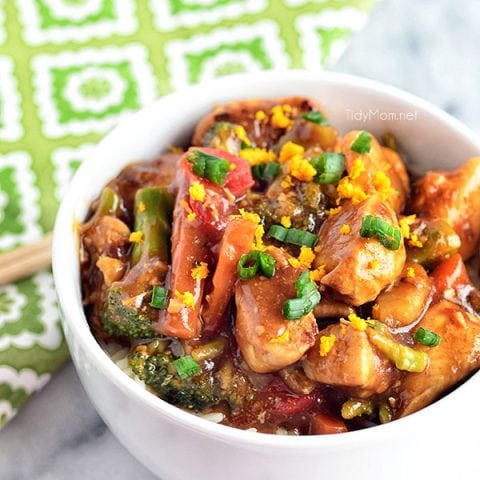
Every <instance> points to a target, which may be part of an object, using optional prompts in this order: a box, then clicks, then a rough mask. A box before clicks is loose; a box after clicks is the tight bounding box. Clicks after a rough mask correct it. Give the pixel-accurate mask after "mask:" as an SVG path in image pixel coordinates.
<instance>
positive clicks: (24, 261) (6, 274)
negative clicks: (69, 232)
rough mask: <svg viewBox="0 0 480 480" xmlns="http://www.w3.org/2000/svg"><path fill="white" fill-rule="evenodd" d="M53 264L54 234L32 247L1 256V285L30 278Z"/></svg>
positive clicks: (19, 248)
mask: <svg viewBox="0 0 480 480" xmlns="http://www.w3.org/2000/svg"><path fill="white" fill-rule="evenodd" d="M51 263H52V234H51V233H48V234H47V235H45V236H44V237H43V238H42V239H41V240H39V241H38V242H36V243H32V244H31V245H24V246H22V247H18V248H15V249H14V250H11V251H10V252H6V253H2V254H0V285H4V284H6V283H12V282H15V281H16V280H20V279H21V278H25V277H28V276H29V275H32V274H33V273H36V272H38V271H40V270H43V269H44V268H47V267H49V266H50V264H51Z"/></svg>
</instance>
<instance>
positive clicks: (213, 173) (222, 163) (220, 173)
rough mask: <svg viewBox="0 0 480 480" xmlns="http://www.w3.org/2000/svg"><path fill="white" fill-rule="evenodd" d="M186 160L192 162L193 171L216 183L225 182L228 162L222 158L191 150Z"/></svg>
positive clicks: (228, 168) (228, 166)
mask: <svg viewBox="0 0 480 480" xmlns="http://www.w3.org/2000/svg"><path fill="white" fill-rule="evenodd" d="M187 160H188V161H189V162H190V163H191V164H192V169H193V173H195V174H196V175H198V176H199V177H203V178H206V179H207V180H210V181H211V182H213V183H217V184H218V185H224V184H225V177H226V175H227V173H228V172H229V170H230V164H229V163H228V161H227V160H225V159H224V158H220V157H216V156H215V155H210V154H209V153H205V152H202V151H200V150H191V151H190V152H189V154H188V156H187Z"/></svg>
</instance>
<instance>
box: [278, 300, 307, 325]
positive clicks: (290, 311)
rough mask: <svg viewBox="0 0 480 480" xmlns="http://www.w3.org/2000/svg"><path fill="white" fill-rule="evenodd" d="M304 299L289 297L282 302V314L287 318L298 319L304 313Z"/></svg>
mask: <svg viewBox="0 0 480 480" xmlns="http://www.w3.org/2000/svg"><path fill="white" fill-rule="evenodd" d="M306 303H307V302H306V300H305V299H304V298H289V299H288V300H285V302H283V316H284V317H285V318H286V319H287V320H298V319H299V318H302V317H303V316H304V315H305V313H304V312H305V308H306Z"/></svg>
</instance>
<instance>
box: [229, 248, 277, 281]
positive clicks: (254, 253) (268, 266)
mask: <svg viewBox="0 0 480 480" xmlns="http://www.w3.org/2000/svg"><path fill="white" fill-rule="evenodd" d="M237 271H238V276H239V277H240V278H241V279H242V280H248V279H249V278H253V277H254V276H255V275H257V273H258V272H261V273H262V274H263V275H265V276H266V277H268V278H271V277H273V274H274V273H275V259H274V258H273V257H272V256H271V255H269V254H268V253H264V252H261V251H259V250H250V251H249V252H248V253H245V254H244V255H242V256H241V257H240V260H239V261H238V265H237Z"/></svg>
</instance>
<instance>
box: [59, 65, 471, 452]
mask: <svg viewBox="0 0 480 480" xmlns="http://www.w3.org/2000/svg"><path fill="white" fill-rule="evenodd" d="M259 81H260V82H272V83H279V82H281V83H288V82H299V83H300V84H301V82H311V81H316V82H319V83H323V84H335V85H339V86H344V87H352V88H361V89H364V90H366V91H370V92H371V91H374V92H375V93H382V94H384V95H386V96H388V97H394V98H395V99H397V100H399V101H401V102H403V103H406V104H410V105H411V106H414V107H415V108H417V109H418V110H423V111H426V112H427V113H429V114H430V115H432V116H433V117H435V119H436V120H437V121H438V122H440V123H443V124H444V125H446V126H447V127H448V128H450V129H452V130H453V131H454V132H455V133H456V134H457V135H460V136H462V137H463V138H464V139H465V140H466V141H467V142H469V143H471V145H472V147H473V148H474V149H476V150H478V151H479V153H480V138H479V137H478V136H477V135H476V134H475V133H474V132H473V131H471V130H470V129H469V128H468V127H467V126H465V125H464V124H463V123H461V122H460V121H459V120H457V119H455V118H453V117H452V116H450V115H449V114H447V113H446V112H444V111H443V110H441V109H440V108H438V107H436V106H434V105H432V104H430V103H429V102H427V101H426V100H423V99H421V98H419V97H417V96H415V95H413V94H411V93H408V92H406V91H404V90H401V89H398V88H396V87H393V86H390V85H386V84H384V83H381V82H377V81H374V80H370V79H367V78H364V77H359V76H354V75H348V74H343V73H336V72H311V71H301V70H286V71H282V72H279V71H278V70H277V71H267V72H256V73H241V74H236V75H231V76H228V77H223V78H220V79H216V80H212V81H210V82H207V83H201V84H197V85H194V86H189V87H185V88H182V89H180V90H178V91H176V92H173V93H170V94H168V95H165V96H163V97H161V98H159V99H157V100H156V101H155V102H153V103H152V104H150V105H147V106H145V107H143V108H142V109H140V110H139V111H138V112H135V113H133V114H132V115H129V116H128V117H127V118H125V119H123V120H122V121H120V123H119V124H118V125H117V126H116V127H115V128H113V129H112V130H111V131H110V132H108V133H107V134H106V135H105V136H104V137H103V138H102V140H100V142H99V143H98V144H97V146H95V148H94V150H95V149H97V148H98V146H99V145H101V144H102V143H103V142H105V141H106V139H107V138H108V137H110V135H112V133H114V132H118V131H119V130H124V129H126V128H128V125H129V124H133V123H136V122H137V120H141V116H142V114H143V112H144V111H146V110H148V109H151V108H159V104H160V105H161V104H162V103H164V102H165V101H167V99H168V100H169V101H171V102H173V103H175V101H176V99H177V98H182V97H186V96H187V97H189V98H197V96H198V95H200V96H201V95H202V92H204V91H205V90H207V89H208V90H211V89H212V84H213V86H216V85H218V86H219V87H221V86H225V85H228V84H229V83H234V82H235V83H239V82H240V84H242V85H244V86H245V85H247V84H248V83H250V82H253V83H258V82H259ZM299 90H301V86H300V87H299ZM245 91H248V89H247V88H246V89H245ZM249 97H250V98H251V97H253V96H252V95H248V94H247V95H245V98H249ZM320 101H321V99H320ZM94 160H95V159H94V155H91V156H90V157H89V158H87V159H86V160H85V161H84V162H83V163H82V165H81V166H80V168H79V170H78V172H77V173H76V174H75V176H74V178H73V180H72V182H71V184H70V186H69V188H68V191H67V194H66V196H65V197H64V199H63V200H62V203H61V205H60V208H59V211H58V214H57V218H56V222H55V228H54V237H53V249H52V254H53V261H52V266H53V275H54V282H55V288H56V291H57V295H58V299H59V303H60V306H61V310H62V322H63V324H64V326H65V327H66V330H67V331H69V332H71V335H72V336H74V337H75V338H76V339H77V340H78V341H79V342H80V344H81V346H82V347H83V349H84V351H85V352H86V354H87V355H90V356H91V357H92V358H94V359H95V366H96V367H97V368H98V369H99V370H100V371H101V372H102V373H103V375H104V376H105V377H107V378H108V380H109V381H110V382H111V383H113V384H115V386H116V387H117V388H119V389H120V390H121V391H123V392H124V393H125V394H126V395H128V396H129V397H130V398H132V399H134V400H136V401H140V402H141V403H142V404H145V405H146V406H148V407H149V408H150V409H151V410H153V411H155V412H156V413H158V414H160V415H164V416H166V417H168V418H169V419H170V420H171V421H172V422H176V423H178V424H179V426H181V427H185V428H187V429H190V430H192V431H195V432H197V433H199V434H202V435H204V436H207V437H214V438H216V439H218V440H221V441H224V442H227V443H233V444H236V445H243V446H245V447H264V448H273V449H276V450H278V449H282V450H286V449H288V450H291V449H292V448H294V449H298V450H302V451H304V452H308V451H311V450H313V449H314V450H318V449H319V448H322V449H323V451H325V449H327V450H328V449H331V448H336V447H339V446H342V447H353V446H355V445H359V444H364V443H365V442H370V443H378V442H384V441H385V440H386V439H388V438H391V437H394V436H398V435H400V433H401V432H402V431H407V432H411V431H412V428H418V426H419V425H420V423H423V424H424V425H426V424H427V423H428V421H429V418H431V417H432V416H434V415H438V413H439V410H441V409H443V410H445V409H446V408H447V406H449V405H450V404H452V403H453V402H455V401H456V398H457V397H458V396H459V395H461V394H463V393H464V392H466V391H467V390H471V389H472V388H473V384H474V382H477V383H480V372H477V373H476V374H474V375H473V376H472V377H471V378H469V379H468V380H467V381H466V382H464V383H463V384H462V385H460V386H459V387H457V388H456V389H455V390H454V391H452V392H451V393H449V394H448V395H446V396H445V397H443V398H442V399H440V400H439V401H437V402H434V403H433V404H431V405H429V406H427V407H425V408H423V409H422V410H420V411H418V412H416V413H414V414H411V415H409V416H407V417H404V418H401V419H399V420H395V421H394V422H391V423H389V424H385V425H379V426H376V427H375V428H367V429H363V430H358V431H353V432H348V433H345V434H342V435H332V434H330V435H312V436H288V435H272V434H265V433H259V432H252V431H248V430H241V429H237V428H233V427H229V426H226V425H221V424H216V423H213V422H210V421H207V420H205V419H203V418H201V417H199V416H196V415H194V414H192V413H189V412H186V411H184V410H182V409H180V408H178V407H175V406H173V405H171V404H169V403H167V402H165V401H163V400H161V399H159V398H158V397H156V396H155V395H153V394H151V393H150V392H148V391H147V390H146V389H144V388H142V387H141V386H140V385H138V384H137V383H136V382H135V381H133V380H132V379H131V378H130V377H129V376H128V375H127V374H126V373H125V372H123V371H122V370H121V369H120V368H119V367H118V366H117V365H116V364H115V363H114V362H113V361H112V360H111V358H110V357H109V356H108V354H107V353H106V352H105V351H104V350H103V349H102V348H101V346H100V344H99V343H98V342H97V340H96V339H95V338H94V336H93V335H92V333H91V331H90V329H89V328H88V324H87V321H86V318H85V314H84V312H83V309H82V308H77V307H78V305H77V302H76V296H75V290H76V288H78V284H79V279H78V278H74V276H73V275H71V271H70V270H69V268H68V261H65V260H66V259H69V258H70V257H71V254H72V252H71V248H72V247H74V246H76V245H77V243H76V240H75V237H76V234H75V228H74V227H73V225H74V224H75V217H74V215H75V208H76V204H77V201H78V200H76V197H77V196H78V194H79V191H80V189H81V185H82V182H81V177H82V175H83V176H84V177H85V178H87V176H86V175H84V174H82V173H81V172H86V171H93V170H94ZM66 238H69V239H70V241H67V242H66V241H65V239H66ZM64 259H65V260H64ZM66 337H67V340H68V339H69V334H66ZM412 422H415V423H412Z"/></svg>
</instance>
